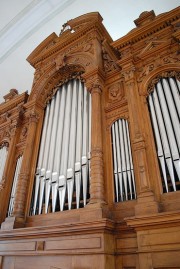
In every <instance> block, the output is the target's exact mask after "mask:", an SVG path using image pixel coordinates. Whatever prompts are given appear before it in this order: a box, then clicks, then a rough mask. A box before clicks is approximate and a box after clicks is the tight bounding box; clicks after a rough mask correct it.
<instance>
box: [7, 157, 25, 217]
mask: <svg viewBox="0 0 180 269" xmlns="http://www.w3.org/2000/svg"><path fill="white" fill-rule="evenodd" d="M22 159H23V156H19V157H18V159H17V161H16V167H15V173H14V177H13V184H12V190H11V195H10V201H9V208H8V213H7V215H8V216H11V214H12V212H13V208H14V198H15V193H16V187H17V181H18V176H19V173H20V171H21V164H22Z"/></svg>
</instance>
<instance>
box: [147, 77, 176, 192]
mask: <svg viewBox="0 0 180 269" xmlns="http://www.w3.org/2000/svg"><path fill="white" fill-rule="evenodd" d="M179 99H180V83H179V81H178V80H176V78H162V79H161V80H160V81H159V82H158V83H157V84H156V86H155V88H154V90H153V92H152V93H151V94H150V95H149V97H148V103H149V108H150V115H151V120H152V125H153V130H154V134H155V140H156V147H157V155H158V158H159V163H160V169H161V172H162V177H163V181H164V185H165V189H164V191H165V192H169V191H176V190H177V188H179V187H178V186H179V184H177V182H178V181H180V139H179V138H180V105H179Z"/></svg>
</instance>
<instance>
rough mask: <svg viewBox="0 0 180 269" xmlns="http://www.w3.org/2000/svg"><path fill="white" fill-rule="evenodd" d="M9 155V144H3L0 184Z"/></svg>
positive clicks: (0, 153)
mask: <svg viewBox="0 0 180 269" xmlns="http://www.w3.org/2000/svg"><path fill="white" fill-rule="evenodd" d="M7 153H8V145H7V143H3V144H1V145H0V182H1V180H2V177H3V172H4V166H5V163H6V158H7Z"/></svg>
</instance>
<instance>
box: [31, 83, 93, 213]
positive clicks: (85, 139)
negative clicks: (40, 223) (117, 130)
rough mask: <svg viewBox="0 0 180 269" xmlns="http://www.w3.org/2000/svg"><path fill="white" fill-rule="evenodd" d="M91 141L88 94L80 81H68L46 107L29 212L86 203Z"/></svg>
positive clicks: (40, 211)
mask: <svg viewBox="0 0 180 269" xmlns="http://www.w3.org/2000/svg"><path fill="white" fill-rule="evenodd" d="M90 143H91V95H90V93H89V92H88V91H87V90H86V88H85V86H84V84H83V83H82V82H81V81H80V80H76V79H74V80H70V81H69V82H67V83H65V84H64V85H62V86H61V87H60V88H59V89H58V90H57V92H56V94H55V95H54V96H53V98H52V100H51V101H50V102H49V103H48V104H47V107H46V111H45V118H44V124H43V130H42V136H41V143H40V150H39V157H38V164H37V170H36V179H35V186H34V196H33V200H32V208H31V214H32V215H36V214H41V213H48V212H55V211H63V210H64V209H69V210H70V209H72V208H79V207H83V206H85V205H86V203H87V200H88V198H89V178H90V169H89V167H90Z"/></svg>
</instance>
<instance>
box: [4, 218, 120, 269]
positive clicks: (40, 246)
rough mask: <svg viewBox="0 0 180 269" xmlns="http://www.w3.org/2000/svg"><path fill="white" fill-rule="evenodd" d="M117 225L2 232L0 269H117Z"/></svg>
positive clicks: (107, 222)
mask: <svg viewBox="0 0 180 269" xmlns="http://www.w3.org/2000/svg"><path fill="white" fill-rule="evenodd" d="M113 231H114V222H113V221H111V220H108V219H105V218H104V219H101V220H97V221H93V222H83V223H82V222H81V223H80V222H78V223H77V224H73V225H72V224H64V225H63V224H60V225H57V226H44V227H41V228H37V227H31V228H30V227H29V228H26V229H14V230H11V231H1V232H0V234H1V235H0V237H1V239H0V257H1V259H0V261H1V263H0V264H1V267H0V268H1V269H11V268H13V269H14V268H16V269H24V268H26V269H30V268H31V269H37V268H38V269H41V268H43V269H50V268H51V269H55V268H56V269H65V268H68V269H71V268H72V269H75V268H82V269H84V268H86V269H91V268H93V269H99V268H100V269H101V268H102V269H110V268H111V269H115V256H114V247H115V246H114V235H113Z"/></svg>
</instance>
